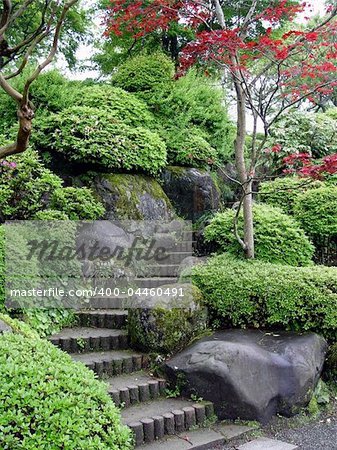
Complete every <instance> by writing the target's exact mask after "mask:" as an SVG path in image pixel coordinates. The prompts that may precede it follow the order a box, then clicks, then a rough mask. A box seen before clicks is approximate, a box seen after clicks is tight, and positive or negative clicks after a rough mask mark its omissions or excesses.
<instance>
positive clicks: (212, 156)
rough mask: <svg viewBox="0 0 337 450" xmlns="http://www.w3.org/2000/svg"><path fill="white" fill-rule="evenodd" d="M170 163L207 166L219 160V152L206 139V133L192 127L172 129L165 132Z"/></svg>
mask: <svg viewBox="0 0 337 450" xmlns="http://www.w3.org/2000/svg"><path fill="white" fill-rule="evenodd" d="M163 137H164V140H165V142H166V144H167V146H168V161H169V163H170V164H173V165H178V166H188V167H201V168H203V167H207V166H208V165H212V164H214V163H215V162H217V161H218V152H217V151H216V149H215V148H213V147H212V146H211V145H210V144H209V143H208V142H207V140H206V138H207V136H205V133H202V132H201V131H198V130H197V129H192V130H190V131H189V132H187V130H179V129H176V128H174V129H172V130H170V131H169V132H166V133H164V135H163Z"/></svg>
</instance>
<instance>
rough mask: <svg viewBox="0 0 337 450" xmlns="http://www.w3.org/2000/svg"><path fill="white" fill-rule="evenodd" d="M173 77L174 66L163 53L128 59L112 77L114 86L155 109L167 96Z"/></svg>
mask: <svg viewBox="0 0 337 450" xmlns="http://www.w3.org/2000/svg"><path fill="white" fill-rule="evenodd" d="M173 77H174V64H173V62H172V60H171V59H170V58H169V57H167V56H166V55H164V53H153V54H143V55H138V56H135V57H134V58H131V59H128V60H127V61H126V62H125V63H124V64H122V65H120V66H119V67H118V70H117V72H116V73H115V74H114V75H113V77H112V83H113V85H114V86H117V87H120V88H122V89H124V90H125V91H128V92H132V93H135V94H136V95H137V96H138V97H139V98H142V99H143V100H145V101H147V102H148V104H149V105H151V106H152V107H154V108H156V107H158V106H159V99H160V98H161V97H162V96H163V95H165V94H167V93H168V92H169V90H170V88H171V84H172V80H173Z"/></svg>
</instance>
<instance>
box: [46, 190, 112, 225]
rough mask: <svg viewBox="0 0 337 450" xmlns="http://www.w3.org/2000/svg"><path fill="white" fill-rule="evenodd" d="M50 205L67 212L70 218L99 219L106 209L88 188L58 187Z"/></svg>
mask: <svg viewBox="0 0 337 450" xmlns="http://www.w3.org/2000/svg"><path fill="white" fill-rule="evenodd" d="M50 206H51V208H52V209H54V210H58V211H62V212H63V213H65V214H66V216H68V217H69V219H70V220H97V219H99V218H100V217H102V216H103V214H104V211H105V209H104V206H103V205H102V204H101V203H100V202H99V201H97V200H96V199H95V198H94V196H93V194H92V192H91V191H90V189H88V188H74V187H66V188H60V189H56V190H55V191H54V193H53V196H52V198H51V202H50Z"/></svg>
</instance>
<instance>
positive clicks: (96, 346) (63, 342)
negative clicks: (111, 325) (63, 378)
mask: <svg viewBox="0 0 337 450" xmlns="http://www.w3.org/2000/svg"><path fill="white" fill-rule="evenodd" d="M49 340H50V342H51V343H52V344H54V345H56V346H57V347H59V348H60V349H61V350H63V351H65V352H68V353H81V352H89V351H92V352H95V351H99V350H101V351H105V350H125V349H127V348H128V342H129V339H128V332H127V331H125V330H111V329H108V328H90V327H78V328H64V329H63V330H62V331H60V332H59V333H57V334H54V335H53V336H51V337H50V338H49Z"/></svg>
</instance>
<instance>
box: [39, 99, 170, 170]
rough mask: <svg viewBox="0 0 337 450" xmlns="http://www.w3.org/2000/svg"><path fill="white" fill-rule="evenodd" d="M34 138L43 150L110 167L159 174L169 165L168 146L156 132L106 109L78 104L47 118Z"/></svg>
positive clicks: (77, 160)
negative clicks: (167, 158)
mask: <svg viewBox="0 0 337 450" xmlns="http://www.w3.org/2000/svg"><path fill="white" fill-rule="evenodd" d="M33 139H34V141H35V143H36V145H37V147H38V148H39V149H41V150H54V151H56V152H58V153H61V154H63V155H64V156H65V157H66V158H67V159H68V160H69V161H73V162H77V163H82V164H83V163H88V164H95V165H97V166H101V167H103V168H106V169H123V170H138V171H144V172H148V173H150V174H156V173H157V172H158V171H159V170H160V169H161V168H162V167H163V166H165V164H166V147H165V144H164V142H163V141H162V140H161V139H160V137H159V136H158V135H157V134H156V133H152V132H151V131H149V130H147V129H145V128H142V127H138V128H131V127H129V126H128V125H125V124H123V123H121V122H119V121H118V120H116V118H115V117H114V116H113V115H110V114H109V113H107V112H106V111H105V110H104V109H98V108H90V107H85V106H74V107H72V108H68V109H65V110H63V111H62V112H60V113H59V114H52V115H50V116H49V117H43V118H41V119H40V121H39V122H38V123H37V131H36V133H35V134H34V135H33Z"/></svg>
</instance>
